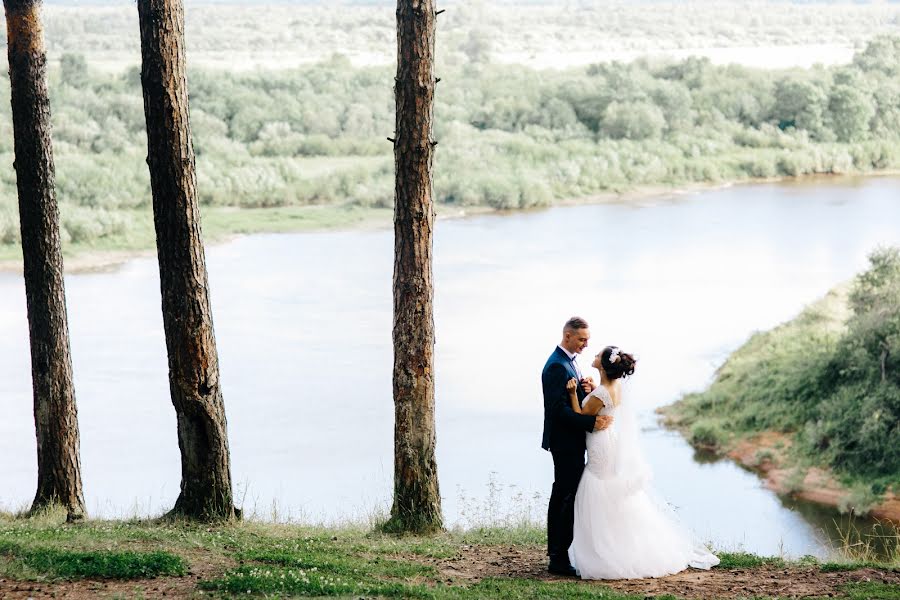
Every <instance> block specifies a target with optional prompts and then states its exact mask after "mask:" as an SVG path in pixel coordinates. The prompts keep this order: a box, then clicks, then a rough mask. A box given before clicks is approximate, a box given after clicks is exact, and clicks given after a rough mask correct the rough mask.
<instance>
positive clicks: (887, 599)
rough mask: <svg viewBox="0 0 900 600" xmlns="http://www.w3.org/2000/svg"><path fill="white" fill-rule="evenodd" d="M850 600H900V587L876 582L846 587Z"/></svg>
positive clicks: (851, 584) (852, 584)
mask: <svg viewBox="0 0 900 600" xmlns="http://www.w3.org/2000/svg"><path fill="white" fill-rule="evenodd" d="M844 591H845V592H847V597H848V598H849V600H900V586H898V585H891V584H889V583H878V582H874V581H868V582H860V583H850V584H847V585H846V586H844Z"/></svg>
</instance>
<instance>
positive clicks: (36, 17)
mask: <svg viewBox="0 0 900 600" xmlns="http://www.w3.org/2000/svg"><path fill="white" fill-rule="evenodd" d="M3 6H4V8H5V9H6V32H7V43H8V46H7V48H8V54H9V81H10V88H11V91H12V120H13V135H14V137H15V153H16V159H15V169H16V185H17V187H18V191H19V220H20V222H21V226H22V255H23V258H24V269H25V294H26V297H27V303H28V326H29V333H30V336H31V377H32V383H33V387H34V421H35V429H36V431H37V454H38V486H37V493H36V494H35V497H34V503H33V504H32V512H34V511H36V510H38V509H41V508H43V507H45V506H49V505H53V504H61V505H63V506H65V507H66V510H67V511H68V513H69V519H70V520H71V519H76V518H81V517H82V516H83V515H84V513H85V506H84V493H83V491H82V488H81V458H80V455H79V438H78V412H77V410H76V407H75V389H74V386H73V384H72V358H71V355H70V351H69V325H68V321H67V317H66V294H65V287H64V285H63V262H62V254H61V251H60V242H59V210H58V208H57V205H56V190H55V181H54V178H55V176H54V167H53V149H52V146H51V141H50V100H49V97H48V94H47V73H46V65H47V55H46V51H45V49H44V34H43V31H42V29H41V20H40V8H41V2H40V0H4V2H3Z"/></svg>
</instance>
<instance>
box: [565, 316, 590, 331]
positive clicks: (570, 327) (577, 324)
mask: <svg viewBox="0 0 900 600" xmlns="http://www.w3.org/2000/svg"><path fill="white" fill-rule="evenodd" d="M587 328H588V323H587V321H585V320H584V319H582V318H581V317H572V318H571V319H569V320H568V321H566V324H565V326H564V327H563V331H578V330H579V329H587Z"/></svg>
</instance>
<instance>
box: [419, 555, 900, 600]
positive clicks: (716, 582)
mask: <svg viewBox="0 0 900 600" xmlns="http://www.w3.org/2000/svg"><path fill="white" fill-rule="evenodd" d="M404 558H405V559H408V560H415V561H418V562H423V563H425V564H430V565H432V566H434V567H435V568H437V569H438V570H439V571H440V573H441V574H442V576H443V577H445V578H446V581H447V582H448V583H449V582H458V583H463V582H465V583H476V582H478V581H480V580H481V579H484V578H487V577H514V578H523V579H537V580H542V581H573V579H572V578H567V577H558V576H555V575H551V574H550V573H548V572H547V557H546V556H544V552H543V549H542V548H527V547H516V546H504V547H497V546H474V545H473V546H467V547H464V549H463V552H462V554H460V555H459V556H456V557H453V558H445V559H427V558H423V557H421V556H414V555H410V556H404ZM574 581H579V580H574ZM853 582H879V583H886V584H892V585H897V586H900V573H896V572H893V571H889V570H878V569H871V568H865V569H857V570H855V571H843V572H833V573H823V572H822V571H820V570H819V569H818V568H817V567H814V566H810V567H782V568H778V567H768V566H765V567H758V568H753V569H718V568H717V569H712V570H711V571H700V570H696V569H688V570H687V571H683V572H681V573H677V574H675V575H669V576H667V577H660V578H656V579H631V580H628V579H625V580H616V581H602V582H595V581H584V582H583V583H584V585H598V584H602V585H605V586H608V587H611V588H614V589H616V590H619V591H621V592H624V593H628V594H642V595H645V596H658V595H664V594H673V595H675V596H679V597H683V598H753V597H771V596H779V597H783V598H809V597H836V598H840V597H843V596H845V594H844V593H843V590H842V587H843V586H844V585H845V584H848V583H853Z"/></svg>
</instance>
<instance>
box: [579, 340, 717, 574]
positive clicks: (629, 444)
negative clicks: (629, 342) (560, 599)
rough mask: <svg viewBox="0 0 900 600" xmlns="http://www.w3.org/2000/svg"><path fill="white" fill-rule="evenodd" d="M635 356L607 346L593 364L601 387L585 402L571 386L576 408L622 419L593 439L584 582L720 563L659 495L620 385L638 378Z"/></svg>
mask: <svg viewBox="0 0 900 600" xmlns="http://www.w3.org/2000/svg"><path fill="white" fill-rule="evenodd" d="M635 362H636V361H635V358H634V357H633V356H632V355H631V354H627V353H625V352H622V351H621V350H619V349H618V348H617V347H615V346H607V347H606V348H604V349H603V350H602V351H601V352H600V353H599V354H598V355H597V356H596V357H595V358H594V362H593V363H592V366H593V367H595V368H597V369H599V371H600V385H599V386H597V388H596V389H595V390H594V391H593V392H591V393H590V394H589V395H588V396H586V397H585V399H584V401H583V402H582V403H581V405H579V403H578V396H577V385H578V382H577V381H576V380H575V379H571V380H570V381H569V382H568V384H567V386H566V387H567V389H568V390H569V399H570V401H571V403H572V410H574V411H575V412H576V413H580V414H587V415H598V414H599V415H615V420H614V421H613V424H612V426H611V427H609V428H608V429H605V430H603V431H595V432H593V433H588V434H586V435H587V454H588V462H587V465H586V467H585V470H584V474H583V475H582V477H581V481H580V483H579V484H578V491H577V493H576V495H575V530H574V538H573V540H572V545H571V547H570V548H569V557H570V559H571V561H572V564H573V565H574V566H575V570H576V571H577V572H578V575H580V576H581V578H582V579H637V578H641V577H661V576H663V575H670V574H672V573H677V572H679V571H683V570H684V569H686V568H688V567H694V568H699V569H709V568H711V567H713V566H715V565H717V564H719V559H718V558H717V557H716V556H714V555H713V554H711V553H710V552H709V551H708V550H707V549H706V548H705V547H704V546H703V545H702V544H701V543H698V542H697V541H696V539H695V538H694V537H693V535H692V534H691V533H690V532H689V531H688V530H687V529H686V528H685V527H684V526H682V525H681V524H680V523H679V521H678V519H677V518H676V517H675V515H674V514H673V513H672V511H671V509H669V508H668V506H666V505H665V504H664V503H663V502H661V501H658V500H657V499H656V498H654V496H653V490H652V489H651V487H650V478H651V471H650V468H649V466H648V465H647V463H646V462H645V461H644V459H643V457H642V454H641V450H640V444H639V442H638V428H637V424H636V421H635V419H634V416H633V414H632V413H631V410H628V408H627V406H626V407H623V406H622V389H621V387H622V386H621V385H620V382H621V381H622V380H623V379H624V378H626V377H628V376H629V375H631V374H632V373H634V365H635Z"/></svg>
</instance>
